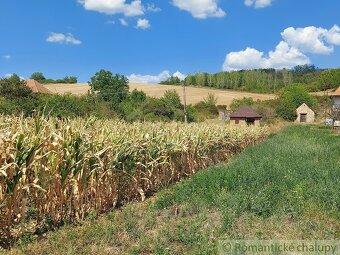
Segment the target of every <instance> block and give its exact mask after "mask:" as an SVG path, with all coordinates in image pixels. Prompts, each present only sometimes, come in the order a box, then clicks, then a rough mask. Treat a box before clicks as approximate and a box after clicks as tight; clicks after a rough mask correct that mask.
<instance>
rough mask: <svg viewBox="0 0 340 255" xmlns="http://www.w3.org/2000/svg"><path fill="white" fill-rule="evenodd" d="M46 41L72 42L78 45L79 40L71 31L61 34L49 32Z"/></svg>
mask: <svg viewBox="0 0 340 255" xmlns="http://www.w3.org/2000/svg"><path fill="white" fill-rule="evenodd" d="M46 41H47V42H50V43H60V44H74V45H79V44H81V41H80V40H78V39H76V38H74V36H73V35H72V34H71V33H68V34H62V33H53V32H52V33H50V35H49V36H48V37H47V39H46Z"/></svg>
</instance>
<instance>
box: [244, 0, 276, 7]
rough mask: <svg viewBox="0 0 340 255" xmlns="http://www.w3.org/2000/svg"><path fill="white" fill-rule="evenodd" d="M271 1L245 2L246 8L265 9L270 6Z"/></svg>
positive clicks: (250, 0)
mask: <svg viewBox="0 0 340 255" xmlns="http://www.w3.org/2000/svg"><path fill="white" fill-rule="evenodd" d="M272 2H273V0H245V1H244V4H245V5H247V6H255V8H265V7H268V6H270V5H271V4H272Z"/></svg>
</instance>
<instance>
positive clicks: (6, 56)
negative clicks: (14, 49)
mask: <svg viewBox="0 0 340 255" xmlns="http://www.w3.org/2000/svg"><path fill="white" fill-rule="evenodd" d="M2 57H3V58H4V59H7V60H9V59H11V58H12V56H11V55H5V56H2Z"/></svg>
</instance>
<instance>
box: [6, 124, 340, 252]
mask: <svg viewBox="0 0 340 255" xmlns="http://www.w3.org/2000/svg"><path fill="white" fill-rule="evenodd" d="M339 148H340V137H339V136H335V135H333V134H332V133H330V131H328V130H326V129H320V128H318V127H308V126H296V127H290V128H287V129H285V130H284V131H283V132H281V133H279V134H277V135H273V136H271V137H270V138H269V139H268V140H267V141H265V142H262V143H261V144H258V145H256V146H254V147H252V148H248V149H247V150H246V151H244V152H243V153H241V154H240V155H238V156H236V157H235V158H234V159H233V160H232V161H231V162H230V163H228V164H224V165H220V166H216V167H212V168H210V169H208V170H207V171H203V172H200V173H198V174H197V175H196V176H194V177H193V178H192V179H191V180H187V181H184V182H182V183H180V184H178V185H176V186H173V187H172V188H170V189H167V190H164V191H162V192H160V193H159V194H158V196H157V198H153V199H151V200H149V201H148V202H146V203H137V204H132V205H128V206H126V207H124V208H122V209H120V210H116V211H114V212H112V213H109V214H108V215H106V216H104V217H102V218H100V219H98V220H92V219H91V218H90V219H88V220H87V221H86V222H84V223H83V224H82V225H81V226H77V227H72V226H66V227H63V228H62V229H61V230H59V231H57V232H55V233H51V234H49V235H48V237H47V238H46V239H44V240H42V241H40V242H35V241H33V243H31V244H29V245H27V243H28V242H31V240H32V239H34V238H33V237H31V236H26V237H25V238H24V239H23V240H22V241H21V242H19V244H18V245H17V247H16V248H15V249H14V250H13V251H12V254H20V253H24V254H215V252H216V250H215V249H216V248H215V244H216V238H220V237H227V238H237V239H240V238H248V239H252V238H255V239H258V238H267V239H272V238H281V239H333V238H337V239H338V238H340V232H339V230H340V189H339V186H338V185H339V183H340V168H339V165H340V150H339Z"/></svg>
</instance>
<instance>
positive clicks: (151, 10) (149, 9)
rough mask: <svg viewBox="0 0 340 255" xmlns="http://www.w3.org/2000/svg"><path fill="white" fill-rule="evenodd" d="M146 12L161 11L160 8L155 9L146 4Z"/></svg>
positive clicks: (153, 6) (151, 5)
mask: <svg viewBox="0 0 340 255" xmlns="http://www.w3.org/2000/svg"><path fill="white" fill-rule="evenodd" d="M146 11H148V12H160V11H162V9H161V8H159V7H156V6H155V5H154V4H148V6H147V7H146Z"/></svg>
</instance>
